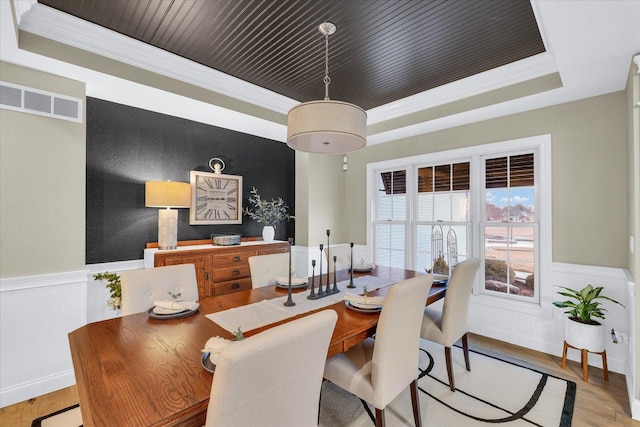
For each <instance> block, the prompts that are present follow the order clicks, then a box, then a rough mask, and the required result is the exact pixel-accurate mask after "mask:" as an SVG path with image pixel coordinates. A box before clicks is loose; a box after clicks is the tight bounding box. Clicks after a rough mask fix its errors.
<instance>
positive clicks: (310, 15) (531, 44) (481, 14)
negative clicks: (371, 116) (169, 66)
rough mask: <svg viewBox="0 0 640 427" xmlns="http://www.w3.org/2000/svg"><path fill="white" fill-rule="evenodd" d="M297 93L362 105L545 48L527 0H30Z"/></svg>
mask: <svg viewBox="0 0 640 427" xmlns="http://www.w3.org/2000/svg"><path fill="white" fill-rule="evenodd" d="M38 1H39V3H41V4H44V5H47V6H50V7H53V8H55V9H58V10H61V11H63V12H66V13H69V14H71V15H74V16H77V17H79V18H82V19H85V20H88V21H90V22H93V23H95V24H98V25H100V26H103V27H106V28H109V29H112V30H114V31H117V32H119V33H121V34H124V35H127V36H129V37H133V38H135V39H138V40H140V41H143V42H145V43H148V44H150V45H153V46H156V47H158V48H161V49H164V50H166V51H169V52H172V53H174V54H176V55H179V56H182V57H184V58H188V59H190V60H193V61H196V62H198V63H200V64H203V65H206V66H208V67H211V68H214V69H216V70H219V71H222V72H224V73H227V74H230V75H232V76H235V77H237V78H239V79H242V80H245V81H248V82H251V83H254V84H256V85H258V86H261V87H264V88H267V89H269V90H272V91H274V92H277V93H279V94H282V95H285V96H288V97H290V98H293V99H295V100H297V101H301V102H304V101H310V100H315V99H322V98H323V97H324V83H323V81H322V79H323V77H324V37H323V36H322V35H321V34H320V32H319V31H318V29H317V28H318V25H319V24H320V23H322V22H324V21H330V22H333V23H334V24H335V25H336V26H337V28H338V30H337V32H336V34H334V35H333V36H331V37H330V38H329V56H330V59H329V76H330V78H331V85H330V87H329V96H330V98H331V99H335V100H340V101H346V102H351V103H354V104H357V105H359V106H361V107H362V108H364V109H365V110H368V109H371V108H374V107H378V106H380V105H384V104H387V103H390V102H392V101H396V100H398V99H401V98H404V97H407V96H410V95H414V94H416V93H420V92H423V91H426V90H429V89H432V88H435V87H438V86H441V85H444V84H447V83H450V82H453V81H455V80H458V79H462V78H465V77H468V76H471V75H474V74H477V73H480V72H483V71H487V70H489V69H492V68H496V67H500V66H502V65H505V64H508V63H511V62H514V61H517V60H520V59H524V58H527V57H529V56H533V55H536V54H538V53H541V52H544V45H543V42H542V38H541V36H540V33H539V31H538V27H537V24H536V20H535V17H534V14H533V11H532V8H531V4H530V3H529V1H527V0H450V1H428V0H424V1H417V0H416V1H407V0H403V1H400V0H384V1H382V0H349V1H347V0H342V1H338V0H109V1H100V0H83V1H80V0H38Z"/></svg>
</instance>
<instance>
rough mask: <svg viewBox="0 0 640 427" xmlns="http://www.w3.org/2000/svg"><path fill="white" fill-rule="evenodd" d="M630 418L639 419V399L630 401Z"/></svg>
mask: <svg viewBox="0 0 640 427" xmlns="http://www.w3.org/2000/svg"><path fill="white" fill-rule="evenodd" d="M631 418H633V419H634V420H637V421H640V400H638V399H633V401H632V402H631Z"/></svg>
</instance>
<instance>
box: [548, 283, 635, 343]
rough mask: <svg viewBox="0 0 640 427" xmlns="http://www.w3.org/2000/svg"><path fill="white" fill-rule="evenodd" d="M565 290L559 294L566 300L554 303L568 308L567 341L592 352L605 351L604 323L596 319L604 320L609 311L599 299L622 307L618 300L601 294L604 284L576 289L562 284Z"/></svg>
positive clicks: (565, 330)
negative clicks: (602, 305)
mask: <svg viewBox="0 0 640 427" xmlns="http://www.w3.org/2000/svg"><path fill="white" fill-rule="evenodd" d="M560 287H561V288H563V289H565V291H559V292H558V294H560V295H562V296H565V297H568V298H570V299H568V300H566V301H554V302H553V305H555V306H556V307H560V308H568V309H569V310H568V311H565V313H566V314H568V315H569V317H568V318H566V320H565V328H564V332H565V341H566V342H567V344H569V345H571V346H572V347H574V348H578V349H585V350H588V351H590V352H592V353H601V352H603V351H604V339H605V335H606V334H605V332H604V325H603V324H602V323H600V322H598V321H597V320H596V319H602V320H604V313H605V312H606V311H607V310H606V309H604V308H603V307H601V303H600V301H596V300H597V299H603V300H608V301H611V302H614V303H616V304H618V305H620V306H622V307H624V305H622V304H620V303H619V302H618V301H616V300H614V299H612V298H609V297H607V296H605V295H601V292H602V289H603V287H602V286H598V287H596V288H594V287H593V286H591V285H587V286H585V287H584V288H583V289H581V290H579V291H576V290H575V289H571V288H567V287H565V286H560Z"/></svg>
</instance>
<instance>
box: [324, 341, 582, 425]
mask: <svg viewBox="0 0 640 427" xmlns="http://www.w3.org/2000/svg"><path fill="white" fill-rule="evenodd" d="M469 358H470V362H471V372H468V371H467V370H466V369H465V367H464V357H463V353H462V349H459V348H454V349H452V359H453V365H454V368H453V369H454V378H455V383H456V389H457V390H456V392H455V393H454V392H452V391H451V390H450V389H449V383H448V380H447V371H446V366H445V362H444V360H445V359H444V348H443V347H442V346H440V345H436V344H433V343H431V342H428V341H424V340H421V342H420V373H419V376H420V380H419V381H418V387H419V389H420V409H421V415H422V420H423V423H422V425H423V426H427V427H430V426H433V427H436V426H437V427H442V426H465V427H467V426H488V425H500V426H509V427H512V426H530V427H531V426H542V427H551V426H553V427H569V426H570V425H571V418H572V416H573V405H574V401H575V392H576V384H575V383H574V382H571V381H566V380H564V379H561V378H558V377H555V376H552V375H547V374H544V373H541V372H538V371H536V370H533V369H529V368H526V367H523V366H519V365H517V364H514V363H510V362H506V361H504V360H500V359H498V358H495V357H491V356H488V355H485V354H482V353H479V352H475V351H470V354H469ZM374 414H375V409H374V408H373V407H372V406H370V405H367V404H365V403H364V402H362V401H361V400H360V399H358V398H357V397H355V396H353V395H351V394H349V393H347V392H345V391H344V390H342V389H340V388H339V387H337V386H335V385H334V384H332V383H330V382H328V381H325V383H324V385H323V387H322V399H321V409H320V426H323V427H340V426H349V427H351V426H355V427H359V426H367V427H369V426H373V425H375V421H374ZM385 419H386V425H387V426H392V427H395V426H411V425H413V424H414V422H413V412H412V410H411V398H410V394H409V390H408V389H407V390H405V391H404V392H403V393H402V394H400V396H398V398H397V399H396V400H394V401H393V402H391V403H390V404H389V406H387V408H386V409H385Z"/></svg>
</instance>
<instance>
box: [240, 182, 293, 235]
mask: <svg viewBox="0 0 640 427" xmlns="http://www.w3.org/2000/svg"><path fill="white" fill-rule="evenodd" d="M249 204H250V205H251V207H250V208H244V210H243V212H244V214H245V215H247V216H248V217H249V218H251V219H254V220H255V221H256V222H258V223H259V224H264V227H263V228H262V239H263V240H264V241H265V242H272V241H273V238H274V236H275V233H276V231H275V227H276V225H277V224H278V223H280V222H282V221H285V220H286V221H289V220H290V219H291V218H294V217H293V216H291V215H289V214H288V213H287V209H289V206H287V204H286V203H285V202H284V200H282V198H281V197H278V198H277V199H271V200H264V199H262V198H261V197H260V194H258V190H257V189H256V188H255V187H253V188H252V189H251V195H250V196H249Z"/></svg>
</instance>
